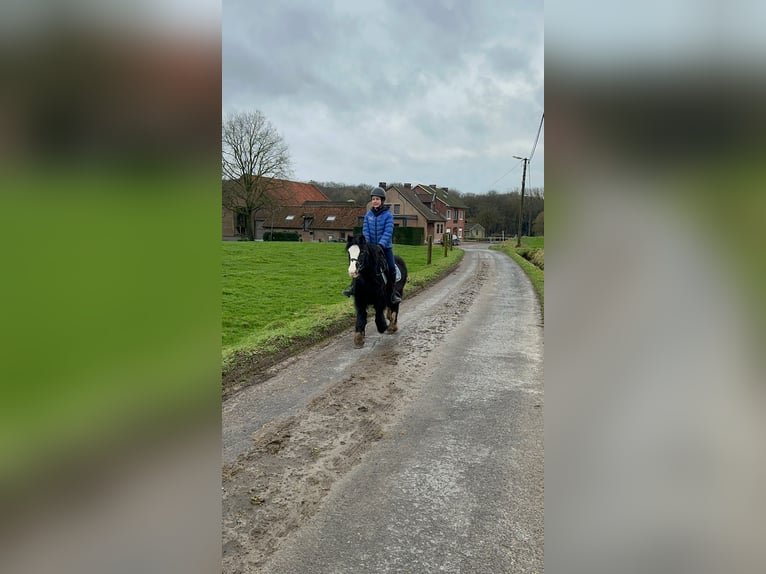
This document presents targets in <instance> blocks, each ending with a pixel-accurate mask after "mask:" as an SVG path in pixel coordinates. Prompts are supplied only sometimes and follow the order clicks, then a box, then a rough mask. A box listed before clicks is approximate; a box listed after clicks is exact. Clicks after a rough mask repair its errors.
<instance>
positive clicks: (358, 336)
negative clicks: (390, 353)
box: [354, 305, 367, 348]
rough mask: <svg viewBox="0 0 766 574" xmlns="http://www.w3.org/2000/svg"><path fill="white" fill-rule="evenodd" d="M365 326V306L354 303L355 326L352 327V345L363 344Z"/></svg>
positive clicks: (360, 345)
mask: <svg viewBox="0 0 766 574" xmlns="http://www.w3.org/2000/svg"><path fill="white" fill-rule="evenodd" d="M366 326H367V306H366V305H365V306H364V307H363V306H362V305H356V326H355V327H354V346H355V347H357V348H359V347H362V346H363V345H364V330H365V327H366Z"/></svg>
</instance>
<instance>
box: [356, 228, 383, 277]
mask: <svg viewBox="0 0 766 574" xmlns="http://www.w3.org/2000/svg"><path fill="white" fill-rule="evenodd" d="M352 243H355V244H356V245H358V246H359V247H360V248H361V249H362V250H364V251H365V252H366V253H367V257H368V258H369V260H368V261H367V262H366V263H365V266H364V267H365V271H366V272H368V273H369V272H374V273H375V274H376V275H377V274H379V273H380V272H381V271H385V269H387V268H388V263H387V261H386V256H385V254H384V253H383V248H382V247H381V246H380V245H378V244H376V243H370V242H368V241H367V240H366V239H365V238H364V236H363V235H360V236H358V237H355V238H353V240H352Z"/></svg>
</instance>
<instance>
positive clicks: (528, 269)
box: [490, 237, 545, 316]
mask: <svg viewBox="0 0 766 574" xmlns="http://www.w3.org/2000/svg"><path fill="white" fill-rule="evenodd" d="M530 248H531V249H545V238H544V237H522V238H521V247H519V248H518V249H517V248H516V242H515V241H513V240H511V241H506V242H505V243H503V244H501V245H494V246H491V247H490V249H497V250H500V251H502V252H503V253H505V254H506V255H508V256H509V257H510V258H511V259H513V260H514V261H515V262H516V263H518V264H519V266H520V267H521V268H522V269H523V270H524V272H525V273H526V274H527V276H528V277H529V279H530V281H532V285H533V286H534V288H535V291H536V292H537V295H538V296H539V297H540V311H541V312H542V313H543V316H545V271H543V270H542V269H540V268H539V267H537V266H536V265H534V264H532V263H530V262H529V261H527V260H526V259H524V258H523V257H522V256H521V255H519V253H518V251H522V250H525V249H530Z"/></svg>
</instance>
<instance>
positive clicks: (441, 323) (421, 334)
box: [222, 261, 487, 573]
mask: <svg viewBox="0 0 766 574" xmlns="http://www.w3.org/2000/svg"><path fill="white" fill-rule="evenodd" d="M486 277H487V263H486V262H484V261H477V262H474V263H466V264H461V266H460V267H459V269H458V271H456V272H454V273H453V274H451V275H450V276H448V277H447V278H445V279H442V281H440V282H439V283H438V284H437V285H436V286H434V287H432V288H431V289H428V290H426V291H425V292H423V293H421V294H419V295H418V296H417V297H415V298H412V299H407V300H405V302H403V303H402V307H401V317H400V327H401V329H400V331H399V332H398V333H396V334H393V335H388V334H385V335H377V333H375V329H374V324H372V323H368V327H367V343H366V346H367V348H369V347H370V346H374V347H375V348H374V350H373V352H368V353H365V354H363V355H362V354H361V353H360V355H359V357H360V358H359V360H358V363H357V364H355V366H354V369H353V374H351V375H349V376H346V377H344V378H343V380H340V381H338V382H336V383H334V384H331V385H329V386H327V387H325V388H324V389H323V390H322V391H321V392H319V393H318V394H316V395H315V396H313V398H312V399H311V400H310V401H309V402H308V403H307V404H306V405H305V406H303V407H302V408H301V410H300V411H299V412H298V413H297V414H293V415H292V416H289V417H286V418H276V419H274V420H271V421H270V422H268V423H266V424H265V425H263V426H262V427H261V428H260V429H258V430H257V431H256V432H255V433H254V434H253V435H252V445H251V447H250V448H249V449H248V450H247V452H243V453H241V454H239V455H238V456H237V457H236V458H235V460H233V461H231V462H228V463H225V464H224V467H223V480H222V504H223V525H222V529H223V571H224V572H227V573H239V572H243V573H244V572H257V571H258V569H259V567H260V566H261V565H263V564H264V563H265V561H266V560H267V559H268V558H269V557H270V556H271V555H272V554H273V553H274V552H275V551H276V550H277V549H278V548H279V546H280V543H281V542H282V541H283V540H284V539H285V538H286V537H287V536H288V535H289V534H290V533H291V532H293V531H294V530H296V529H297V528H299V527H300V526H301V524H302V523H303V522H304V521H305V520H307V519H308V518H309V517H311V516H312V515H313V514H314V513H316V512H317V510H318V509H319V508H320V506H321V505H322V502H323V500H324V498H325V497H326V495H327V494H328V492H329V491H330V489H331V488H332V486H333V484H334V483H335V482H336V481H338V479H339V478H341V477H342V476H343V475H344V474H345V473H347V472H348V471H349V470H350V469H352V468H354V467H355V466H356V465H358V464H359V463H360V462H361V461H362V460H363V459H364V457H366V456H374V449H373V447H374V445H375V443H376V442H377V441H379V440H381V439H382V438H384V437H385V436H386V433H387V432H389V431H388V429H389V428H390V427H391V425H392V423H393V422H394V421H395V420H396V419H397V417H398V416H399V414H400V413H401V411H402V409H403V408H404V407H405V406H406V405H407V404H408V403H409V402H411V401H412V400H413V399H414V398H415V397H416V396H417V393H418V390H419V388H420V387H419V384H420V381H423V380H425V379H426V378H427V377H428V375H429V372H430V371H431V370H433V366H432V365H431V364H430V363H429V354H430V353H431V351H432V350H433V349H434V348H436V347H437V346H438V345H439V343H440V341H442V340H443V339H444V338H445V337H448V336H449V335H450V333H451V332H452V331H453V330H454V328H455V326H456V325H457V324H458V323H459V322H460V321H461V319H462V318H463V317H464V316H465V314H466V313H467V312H468V310H469V309H470V307H471V305H472V303H473V301H474V299H475V298H476V296H477V293H478V292H479V289H480V288H481V286H482V284H483V283H484V281H485V280H486ZM421 297H422V298H426V297H431V298H434V299H435V301H436V302H435V303H434V304H435V305H443V303H439V299H438V298H439V297H441V298H442V299H446V300H448V302H449V305H448V306H445V307H444V308H443V310H442V311H441V312H439V313H433V312H430V311H428V310H423V311H422V312H420V313H418V312H416V311H415V310H414V308H415V307H416V306H417V301H418V300H419V299H420V298H421ZM410 312H412V313H413V315H412V316H410V317H408V313H410ZM415 320H416V322H415ZM352 331H353V329H349V330H348V331H347V332H344V333H342V334H341V335H339V336H338V337H340V338H342V340H343V341H344V342H345V343H344V344H348V345H351V342H352V337H353V332H352ZM392 341H395V344H392ZM296 360H297V361H301V356H300V355H299V356H298V357H294V358H292V359H290V360H287V361H285V362H284V363H283V364H282V365H283V366H280V365H277V366H275V367H272V368H271V369H270V372H271V375H272V376H274V375H276V374H278V373H279V371H280V369H281V368H287V367H288V366H289V365H292V364H294V363H295V361H296ZM312 360H313V359H312Z"/></svg>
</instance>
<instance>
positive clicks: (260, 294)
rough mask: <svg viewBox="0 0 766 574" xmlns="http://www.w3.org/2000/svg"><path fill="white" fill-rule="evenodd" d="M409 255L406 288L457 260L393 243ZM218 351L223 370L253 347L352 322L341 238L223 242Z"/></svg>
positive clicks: (457, 255) (270, 349)
mask: <svg viewBox="0 0 766 574" xmlns="http://www.w3.org/2000/svg"><path fill="white" fill-rule="evenodd" d="M394 253H396V254H397V255H399V256H401V257H402V258H403V259H404V260H405V262H406V263H407V267H408V270H409V276H410V280H409V283H408V285H407V288H406V289H405V296H406V294H412V292H413V291H414V290H417V289H419V288H422V287H423V286H425V285H427V284H428V283H429V282H431V281H433V280H434V279H436V278H438V277H440V276H441V275H443V274H444V273H445V272H446V271H447V270H448V269H449V268H451V267H452V266H454V265H455V264H457V263H458V261H460V259H461V258H462V256H463V254H464V253H463V251H462V250H460V249H453V250H451V251H450V252H449V253H448V256H447V257H444V252H443V250H442V249H436V248H435V249H434V250H433V252H432V263H431V265H427V261H426V260H427V247H426V246H411V245H395V246H394ZM222 266H223V269H222V272H223V273H222V275H223V276H222V290H223V297H222V333H221V344H222V359H223V369H224V372H225V371H227V370H229V369H232V368H234V364H235V363H236V362H237V361H241V360H242V359H243V358H247V357H248V356H252V355H253V354H269V353H272V354H273V353H279V352H281V351H284V350H285V349H287V348H289V347H290V346H292V345H294V344H295V342H296V341H312V340H315V339H317V338H319V337H321V336H323V335H324V334H326V333H328V332H330V331H332V330H334V329H338V328H339V327H341V326H351V325H353V321H354V317H355V312H354V306H353V301H352V300H351V299H350V298H347V297H344V296H343V294H342V293H341V292H342V291H343V289H345V288H346V287H347V286H348V284H349V277H348V272H347V269H348V256H347V254H346V251H345V245H344V244H342V243H295V242H223V259H222Z"/></svg>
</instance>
